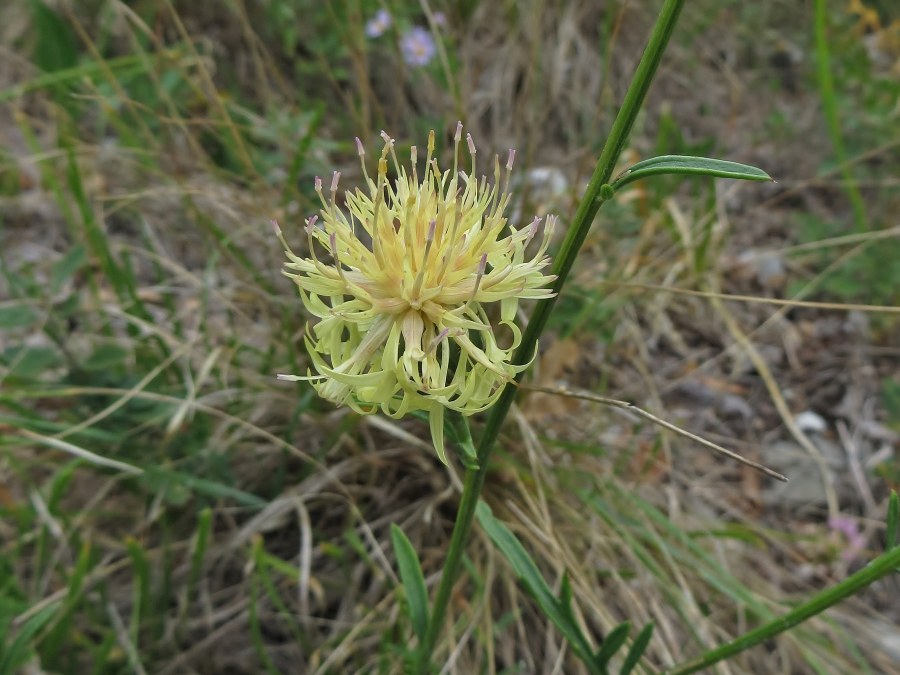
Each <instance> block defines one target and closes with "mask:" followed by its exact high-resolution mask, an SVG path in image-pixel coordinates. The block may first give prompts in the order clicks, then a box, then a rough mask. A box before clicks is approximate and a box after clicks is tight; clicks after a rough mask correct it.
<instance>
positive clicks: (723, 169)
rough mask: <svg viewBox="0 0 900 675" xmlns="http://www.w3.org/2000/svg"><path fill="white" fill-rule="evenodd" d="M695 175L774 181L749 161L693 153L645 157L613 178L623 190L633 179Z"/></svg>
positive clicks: (615, 185)
mask: <svg viewBox="0 0 900 675" xmlns="http://www.w3.org/2000/svg"><path fill="white" fill-rule="evenodd" d="M665 173H668V174H694V175H698V176H712V177H714V178H735V179H738V180H758V181H771V180H772V177H771V176H769V174H767V173H766V172H765V171H763V170H762V169H757V168H756V167H755V166H749V165H747V164H738V163H737V162H729V161H727V160H724V159H711V158H709V157H693V156H690V155H662V156H660V157H653V158H651V159H645V160H644V161H643V162H638V163H637V164H635V165H634V166H632V167H630V168H628V169H626V170H625V171H623V172H622V173H621V174H619V176H618V177H617V178H616V179H615V180H614V181H613V183H612V188H613V190H619V189H621V188H622V187H624V186H625V185H628V183H631V182H632V181H636V180H639V179H641V178H647V177H648V176H656V175H659V174H665Z"/></svg>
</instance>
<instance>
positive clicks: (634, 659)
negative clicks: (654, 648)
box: [619, 623, 653, 675]
mask: <svg viewBox="0 0 900 675" xmlns="http://www.w3.org/2000/svg"><path fill="white" fill-rule="evenodd" d="M651 637H653V624H652V623H648V624H647V625H646V626H644V627H643V628H642V629H641V632H640V633H638V634H637V637H636V638H634V642H633V643H631V649H629V650H628V655H627V656H626V657H625V662H624V663H623V664H622V667H621V668H620V669H619V675H629V673H630V672H631V671H632V670H634V667H635V666H636V665H637V664H638V661H640V659H641V657H642V656H643V655H644V652H645V651H647V645H649V644H650V638H651Z"/></svg>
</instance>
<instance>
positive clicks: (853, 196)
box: [815, 0, 869, 232]
mask: <svg viewBox="0 0 900 675" xmlns="http://www.w3.org/2000/svg"><path fill="white" fill-rule="evenodd" d="M815 7H816V14H815V35H816V62H817V64H818V66H819V68H818V77H819V92H820V94H821V95H822V104H823V105H822V108H823V110H824V112H825V120H826V122H827V123H828V134H829V136H831V145H832V147H833V148H834V155H835V158H836V159H837V161H838V164H839V165H840V170H841V175H842V176H843V177H844V184H845V186H846V191H847V197H849V199H850V205H851V207H852V208H853V217H854V220H856V226H857V227H858V228H859V229H860V230H862V231H863V232H865V231H867V230H868V229H869V216H868V214H867V213H866V204H865V201H864V200H863V197H862V193H860V191H859V184H858V183H857V182H856V179H855V178H854V177H853V171H852V169H851V168H850V162H849V161H847V150H846V148H845V147H844V137H843V133H842V131H841V120H840V112H839V111H838V101H837V96H836V95H835V92H834V78H833V77H832V74H831V51H830V49H829V47H828V30H827V19H828V7H827V6H826V2H825V0H816V3H815Z"/></svg>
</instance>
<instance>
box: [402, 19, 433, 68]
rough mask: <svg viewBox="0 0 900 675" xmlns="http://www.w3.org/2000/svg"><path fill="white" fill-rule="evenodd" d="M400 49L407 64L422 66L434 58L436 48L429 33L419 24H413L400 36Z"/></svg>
mask: <svg viewBox="0 0 900 675" xmlns="http://www.w3.org/2000/svg"><path fill="white" fill-rule="evenodd" d="M400 51H401V52H403V60H404V61H406V62H407V63H408V64H409V65H411V66H424V65H427V64H428V62H429V61H431V59H433V58H434V55H435V52H436V51H437V48H436V47H435V45H434V38H433V37H431V33H429V32H428V31H427V30H425V29H424V28H422V27H421V26H413V27H412V28H410V29H409V31H407V32H406V33H405V34H404V35H403V37H402V38H400Z"/></svg>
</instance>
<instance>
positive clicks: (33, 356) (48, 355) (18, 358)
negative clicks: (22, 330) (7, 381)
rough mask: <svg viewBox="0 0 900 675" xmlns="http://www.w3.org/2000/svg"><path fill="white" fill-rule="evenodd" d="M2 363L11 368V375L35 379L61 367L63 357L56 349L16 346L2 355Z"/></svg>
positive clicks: (0, 356)
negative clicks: (51, 369) (45, 372)
mask: <svg viewBox="0 0 900 675" xmlns="http://www.w3.org/2000/svg"><path fill="white" fill-rule="evenodd" d="M0 363H3V364H4V365H7V366H8V367H9V374H10V375H13V376H15V377H20V378H26V379H34V378H36V377H37V376H38V375H40V374H41V373H43V372H44V371H46V370H49V369H50V368H55V367H57V366H58V365H60V364H61V363H62V356H61V355H60V353H59V352H58V351H57V350H56V348H55V347H26V346H24V345H16V346H14V347H12V348H10V349H8V350H6V351H5V352H3V353H2V354H0Z"/></svg>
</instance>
